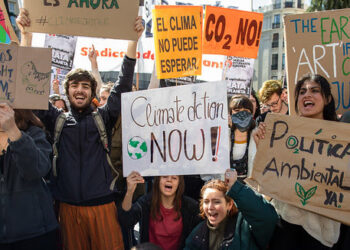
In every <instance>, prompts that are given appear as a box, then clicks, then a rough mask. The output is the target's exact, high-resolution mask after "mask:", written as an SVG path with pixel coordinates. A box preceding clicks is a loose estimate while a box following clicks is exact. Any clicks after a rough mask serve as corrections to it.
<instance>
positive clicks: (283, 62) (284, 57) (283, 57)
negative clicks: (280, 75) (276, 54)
mask: <svg viewBox="0 0 350 250" xmlns="http://www.w3.org/2000/svg"><path fill="white" fill-rule="evenodd" d="M285 63H286V55H285V54H284V53H283V54H282V70H283V69H284V67H285Z"/></svg>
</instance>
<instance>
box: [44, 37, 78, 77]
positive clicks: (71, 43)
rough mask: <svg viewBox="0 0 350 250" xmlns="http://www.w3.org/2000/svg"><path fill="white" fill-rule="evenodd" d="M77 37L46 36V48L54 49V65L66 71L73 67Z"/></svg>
mask: <svg viewBox="0 0 350 250" xmlns="http://www.w3.org/2000/svg"><path fill="white" fill-rule="evenodd" d="M76 44H77V37H76V36H63V35H49V34H46V36H45V44H44V47H45V48H51V49H52V65H53V66H55V67H57V68H60V69H65V70H71V69H72V67H73V60H74V53H75V46H76Z"/></svg>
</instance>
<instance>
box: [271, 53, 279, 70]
mask: <svg viewBox="0 0 350 250" xmlns="http://www.w3.org/2000/svg"><path fill="white" fill-rule="evenodd" d="M277 69H278V54H272V64H271V70H277Z"/></svg>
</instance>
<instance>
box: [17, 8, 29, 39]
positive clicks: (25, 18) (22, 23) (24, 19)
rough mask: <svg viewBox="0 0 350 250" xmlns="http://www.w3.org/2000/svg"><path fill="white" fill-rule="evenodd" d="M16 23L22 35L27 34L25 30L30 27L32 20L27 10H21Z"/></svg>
mask: <svg viewBox="0 0 350 250" xmlns="http://www.w3.org/2000/svg"><path fill="white" fill-rule="evenodd" d="M16 23H17V27H18V28H19V30H20V31H21V33H22V34H24V33H27V32H26V31H25V28H26V27H29V26H30V18H29V13H28V11H27V10H26V9H22V8H21V9H20V12H19V15H18V16H17V18H16Z"/></svg>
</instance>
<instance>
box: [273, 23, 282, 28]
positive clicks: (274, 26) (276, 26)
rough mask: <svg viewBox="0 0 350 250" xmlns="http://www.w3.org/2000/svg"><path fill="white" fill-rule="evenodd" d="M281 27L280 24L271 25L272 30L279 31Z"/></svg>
mask: <svg viewBox="0 0 350 250" xmlns="http://www.w3.org/2000/svg"><path fill="white" fill-rule="evenodd" d="M280 27H281V23H273V24H272V28H273V29H279V28H280Z"/></svg>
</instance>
